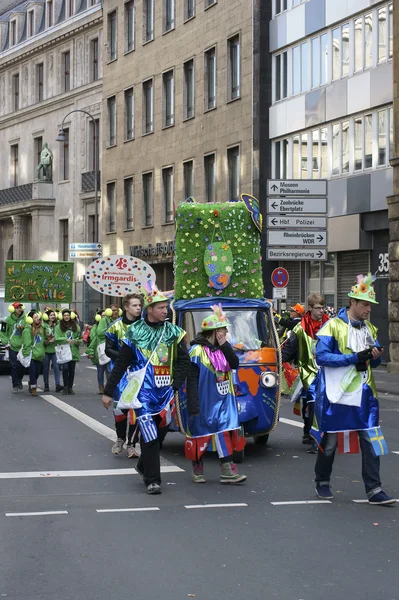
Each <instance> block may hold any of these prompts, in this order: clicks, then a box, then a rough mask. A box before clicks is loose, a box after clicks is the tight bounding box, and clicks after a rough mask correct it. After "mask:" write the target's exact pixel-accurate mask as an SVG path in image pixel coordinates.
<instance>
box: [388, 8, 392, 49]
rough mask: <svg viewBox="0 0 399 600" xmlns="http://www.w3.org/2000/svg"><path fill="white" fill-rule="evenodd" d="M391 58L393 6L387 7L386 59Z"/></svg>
mask: <svg viewBox="0 0 399 600" xmlns="http://www.w3.org/2000/svg"><path fill="white" fill-rule="evenodd" d="M392 56H393V4H389V6H388V57H389V58H392Z"/></svg>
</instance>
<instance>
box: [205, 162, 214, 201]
mask: <svg viewBox="0 0 399 600" xmlns="http://www.w3.org/2000/svg"><path fill="white" fill-rule="evenodd" d="M215 162H216V156H215V154H207V155H206V156H205V157H204V171H205V193H206V201H207V202H216V172H215V166H216V165H215Z"/></svg>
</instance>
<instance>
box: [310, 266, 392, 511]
mask: <svg viewBox="0 0 399 600" xmlns="http://www.w3.org/2000/svg"><path fill="white" fill-rule="evenodd" d="M374 279H375V277H373V276H372V275H371V274H370V273H369V274H368V275H367V276H366V277H363V275H359V276H358V278H357V284H356V285H354V286H353V287H352V289H351V291H350V293H349V294H348V296H349V298H350V305H349V308H348V309H346V308H342V309H341V310H340V311H339V313H338V316H337V317H335V318H334V319H330V320H329V321H328V322H327V323H326V324H325V325H324V327H323V328H322V329H321V330H320V332H319V333H318V334H317V338H318V343H317V347H316V361H317V364H318V365H319V366H320V367H321V377H320V380H319V384H318V389H317V394H316V404H315V422H314V430H313V431H314V433H315V437H316V438H318V439H319V441H320V444H319V450H318V455H317V460H316V465H315V475H316V477H315V481H316V493H317V495H318V497H319V498H323V499H330V498H333V494H332V492H331V487H330V478H331V473H332V468H333V463H334V456H335V451H336V448H337V443H338V432H350V431H357V434H358V437H359V443H360V449H361V453H362V477H363V482H364V485H365V488H366V494H367V498H368V501H369V503H370V504H376V505H387V504H393V503H395V502H396V501H395V499H393V498H390V497H389V496H388V495H387V494H386V493H385V492H384V491H383V490H382V488H381V481H380V459H379V456H377V455H376V453H375V450H374V448H373V445H372V443H371V439H370V430H372V429H374V431H375V428H377V427H378V420H379V406H378V400H377V392H376V389H375V383H374V377H373V372H372V369H373V368H375V367H378V365H379V364H380V362H381V355H382V353H383V348H381V347H380V346H379V343H378V340H377V329H376V327H374V326H373V325H372V324H371V323H370V322H369V321H368V318H369V316H370V313H371V307H372V305H373V304H378V303H377V302H376V299H375V291H374V288H373V285H372V283H373V281H374Z"/></svg>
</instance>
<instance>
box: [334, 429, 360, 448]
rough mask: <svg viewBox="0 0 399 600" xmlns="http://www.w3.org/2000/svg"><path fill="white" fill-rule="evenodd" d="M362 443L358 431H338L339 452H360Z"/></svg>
mask: <svg viewBox="0 0 399 600" xmlns="http://www.w3.org/2000/svg"><path fill="white" fill-rule="evenodd" d="M359 452H360V444H359V436H358V434H357V431H339V432H338V454H359Z"/></svg>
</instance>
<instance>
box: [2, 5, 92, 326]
mask: <svg viewBox="0 0 399 600" xmlns="http://www.w3.org/2000/svg"><path fill="white" fill-rule="evenodd" d="M1 6H2V9H1V14H0V147H1V149H2V157H3V159H2V160H3V167H5V168H3V169H2V170H1V172H0V285H1V284H2V283H3V282H4V261H5V260H7V259H15V260H16V259H21V260H37V259H42V260H55V261H56V260H69V244H70V243H71V242H83V241H92V240H93V236H94V212H95V211H94V173H93V171H94V166H93V165H94V155H95V153H97V158H98V161H99V160H100V152H99V149H100V147H101V145H100V143H99V140H98V136H97V138H96V136H95V130H94V124H93V122H92V120H91V119H90V118H89V117H88V115H86V114H84V113H81V112H79V111H80V110H85V111H88V112H89V113H90V114H91V115H92V116H93V117H94V119H95V120H96V121H97V125H99V124H100V119H101V108H102V45H103V42H102V9H101V5H100V4H98V3H97V2H95V1H94V0H45V1H43V0H34V1H29V2H27V1H25V2H22V3H21V2H19V3H16V2H13V3H12V2H2V5H1ZM76 111H78V112H76ZM69 113H71V114H69ZM64 118H65V121H64ZM63 121H64V129H65V132H66V141H65V142H63V143H61V144H59V143H57V142H56V141H55V139H56V137H57V134H58V131H59V129H60V127H61V125H62V123H63ZM99 130H100V132H101V128H99ZM100 135H101V134H100ZM45 143H47V144H48V148H49V150H50V152H51V153H52V173H51V174H50V175H49V176H48V177H47V178H43V172H42V171H41V172H40V173H38V171H37V167H38V165H39V164H40V162H41V151H42V148H43V145H44V144H45ZM84 270H85V265H84V262H83V261H76V266H75V294H74V296H75V303H74V304H75V305H76V307H77V309H78V311H79V313H80V314H81V315H82V314H84V309H83V305H84V304H86V305H87V302H88V297H87V289H86V288H85V286H84V285H83V275H84ZM85 289H86V292H85V291H84V290H85ZM84 300H85V302H84ZM92 302H93V303H95V302H97V304H98V299H97V298H92ZM0 316H1V315H0Z"/></svg>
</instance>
